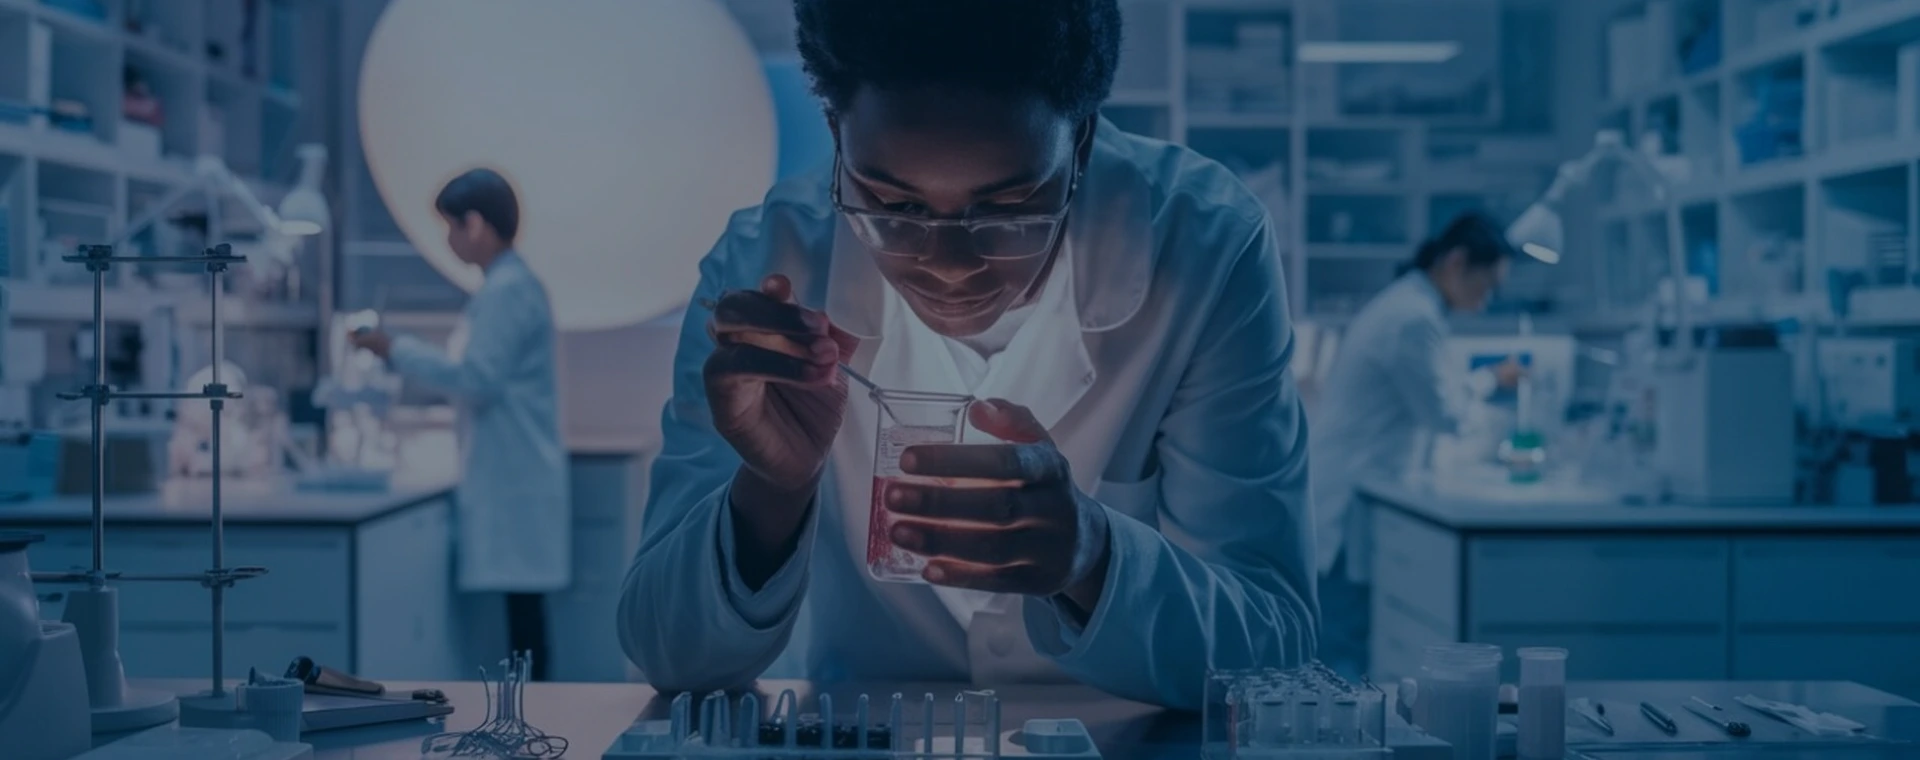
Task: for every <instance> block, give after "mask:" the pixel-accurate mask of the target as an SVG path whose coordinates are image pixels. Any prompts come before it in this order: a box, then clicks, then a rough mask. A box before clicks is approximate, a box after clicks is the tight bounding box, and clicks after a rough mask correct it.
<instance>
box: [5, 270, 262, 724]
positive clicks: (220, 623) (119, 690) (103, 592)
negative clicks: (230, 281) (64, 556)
mask: <svg viewBox="0 0 1920 760" xmlns="http://www.w3.org/2000/svg"><path fill="white" fill-rule="evenodd" d="M61 260H62V261H69V262H73V263H78V264H85V265H86V267H87V271H88V272H91V273H92V274H93V382H92V383H91V384H89V385H86V386H83V387H82V388H81V389H80V390H79V391H78V392H74V393H63V394H60V398H63V399H68V400H79V399H88V400H90V401H91V402H92V407H93V409H92V411H93V414H92V418H93V425H92V427H93V430H92V433H93V567H92V569H90V570H87V571H84V572H67V573H35V574H34V576H33V579H34V580H35V581H40V582H50V583H81V584H85V585H86V588H85V589H84V590H80V591H76V592H74V593H73V594H72V601H71V602H69V603H68V605H67V612H66V615H65V619H66V621H67V622H70V623H73V625H74V627H75V628H77V629H78V630H79V633H80V639H81V644H82V649H83V650H84V654H83V656H84V659H85V661H86V670H87V686H88V697H89V699H90V700H91V702H92V704H93V730H94V733H110V732H120V731H128V730H132V729H137V728H145V727H148V726H155V725H159V724H161V723H166V722H168V721H171V720H173V719H174V718H175V716H176V715H179V714H180V712H181V709H180V704H179V703H178V702H176V701H175V699H174V697H173V695H171V694H164V693H160V692H148V691H140V690H135V689H131V688H129V687H128V686H127V680H126V673H125V671H124V669H123V668H122V666H121V661H120V651H119V639H120V610H119V596H118V589H116V588H113V587H110V586H108V585H107V582H108V581H173V582H181V581H185V582H193V583H199V584H200V585H201V586H204V587H206V588H207V589H208V590H209V591H211V592H213V674H212V686H211V688H210V690H209V691H208V692H207V693H206V694H203V695H199V696H196V697H193V698H189V699H190V700H194V701H198V700H201V699H212V700H221V701H226V702H229V703H230V702H231V697H230V696H229V695H228V694H227V689H226V684H225V680H224V678H223V670H224V666H225V651H226V591H227V589H228V588H230V587H232V586H233V584H235V583H237V582H239V581H242V580H246V579H248V578H254V577H258V576H260V575H264V574H266V572H267V571H266V569H265V568H259V567H227V566H226V535H225V533H226V522H225V518H224V516H223V515H222V513H221V504H220V477H221V472H220V470H221V468H220V412H221V409H222V408H223V407H225V405H226V402H227V400H228V399H237V398H240V394H237V393H233V392H230V391H229V390H228V389H227V386H225V385H224V384H222V383H221V382H220V364H221V330H220V275H221V274H223V273H225V272H226V271H227V267H228V266H230V265H233V264H238V263H242V262H244V261H246V258H245V257H243V256H235V255H233V249H232V248H231V247H229V246H227V245H224V244H223V245H220V246H217V247H215V248H211V249H208V250H207V252H206V253H205V254H204V255H201V256H115V255H113V247H112V246H105V245H90V246H82V247H81V248H80V251H79V252H78V254H77V255H73V256H63V257H61ZM115 263H124V264H129V265H133V264H167V263H186V264H199V265H204V266H205V267H206V269H207V279H208V282H209V283H210V285H211V286H212V287H211V291H212V320H213V321H212V324H213V381H212V382H210V383H208V384H207V385H206V386H205V387H204V388H201V389H200V390H199V391H179V392H125V391H115V390H113V389H112V388H111V387H109V386H108V385H107V358H106V347H107V337H106V335H107V320H106V314H105V311H104V309H103V308H102V299H103V298H104V295H105V289H106V275H107V271H108V270H109V269H111V268H112V266H113V264H115ZM116 399H171V400H189V399H203V400H205V401H206V402H207V404H208V406H209V407H210V408H211V409H212V410H213V439H212V444H213V451H212V454H213V512H212V527H213V567H212V568H211V569H209V570H206V571H203V572H199V573H179V574H158V575H131V574H126V573H118V572H110V571H108V570H107V569H106V515H105V511H104V509H103V501H104V499H105V495H106V445H107V443H106V434H105V431H103V430H102V429H101V417H102V416H103V413H104V412H105V410H106V406H107V403H108V402H110V401H114V400H116ZM189 704H190V705H191V704H192V703H191V702H190V703H189ZM228 709H229V710H231V709H232V708H231V707H229V708H228Z"/></svg>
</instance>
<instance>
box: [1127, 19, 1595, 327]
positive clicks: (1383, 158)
mask: <svg viewBox="0 0 1920 760" xmlns="http://www.w3.org/2000/svg"><path fill="white" fill-rule="evenodd" d="M1504 8H1505V6H1504V5H1503V3H1502V2H1500V1H1499V0H1463V1H1461V2H1454V3H1451V4H1450V5H1449V12H1448V13H1447V14H1445V15H1446V18H1445V19H1444V21H1442V22H1435V21H1434V19H1435V14H1433V13H1432V12H1431V9H1430V7H1429V6H1428V5H1427V4H1426V0H1123V2H1122V4H1121V9H1122V12H1123V13H1124V14H1125V15H1126V25H1127V26H1126V28H1127V29H1128V30H1129V33H1128V34H1127V35H1126V37H1125V40H1124V45H1125V47H1123V49H1122V51H1121V56H1120V70H1119V72H1118V73H1117V75H1116V82H1115V89H1114V95H1113V97H1112V98H1111V99H1110V100H1109V102H1108V104H1107V105H1106V106H1105V108H1104V112H1105V114H1106V115H1107V117H1108V118H1110V119H1112V120H1113V122H1114V123H1115V124H1116V125H1118V126H1120V127H1121V128H1122V129H1126V130H1129V131H1132V132H1136V133H1140V134H1145V135H1148V136H1152V137H1159V138H1162V139H1167V140H1170V141H1173V142H1178V143H1182V144H1185V145H1187V146H1189V147H1191V148H1193V149H1194V150H1196V151H1198V152H1200V153H1201V154H1203V155H1206V156H1208V157H1210V158H1213V159H1215V160H1218V161H1220V162H1221V163H1222V164H1224V165H1225V166H1227V168H1229V169H1231V170H1232V171H1234V172H1235V173H1236V174H1238V175H1239V176H1240V177H1241V179H1242V181H1244V182H1245V183H1246V184H1247V186H1248V188H1249V189H1250V190H1252V191H1253V192H1254V194H1255V195H1256V196H1258V197H1260V198H1262V199H1263V200H1264V201H1265V202H1266V205H1267V207H1268V211H1269V213H1270V215H1271V216H1272V218H1273V221H1274V225H1275V230H1276V233H1277V234H1279V235H1280V238H1281V240H1282V241H1283V242H1282V248H1283V258H1284V265H1285V266H1286V268H1287V273H1286V276H1287V281H1288V283H1289V285H1290V289H1291V291H1292V293H1291V300H1290V302H1291V303H1292V304H1293V305H1294V309H1295V311H1296V312H1297V313H1300V314H1302V315H1304V316H1305V317H1306V318H1309V319H1312V320H1314V321H1319V322H1326V323H1340V322H1342V321H1343V316H1344V315H1346V314H1350V313H1351V312H1352V311H1354V310H1357V309H1358V308H1359V307H1360V306H1361V305H1363V304H1364V303H1365V302H1366V300H1367V299H1368V298H1370V297H1371V296H1372V295H1373V294H1374V293H1375V292H1376V291H1377V290H1378V289H1379V288H1380V287H1382V286H1384V285H1385V284H1387V283H1388V282H1390V281H1391V280H1392V278H1393V276H1394V274H1395V270H1396V268H1397V266H1398V265H1399V264H1400V263H1401V262H1403V261H1405V260H1407V259H1408V258H1410V257H1411V256H1412V255H1413V248H1414V245H1415V243H1417V241H1419V240H1421V239H1423V238H1425V237H1426V236H1427V235H1429V234H1431V233H1432V232H1434V231H1435V229H1436V228H1437V227H1438V226H1439V225H1442V224H1444V223H1445V222H1446V220H1447V219H1449V218H1451V217H1452V215H1453V214H1455V213H1458V212H1460V211H1465V210H1467V209H1470V208H1479V209H1484V210H1487V211H1489V212H1491V213H1494V214H1496V215H1504V216H1506V217H1508V218H1512V217H1513V216H1517V215H1518V214H1519V213H1520V212H1521V211H1522V210H1524V209H1525V207H1526V205H1527V204H1529V203H1531V202H1532V201H1533V200H1534V199H1535V198H1536V197H1537V195H1538V193H1539V192H1540V191H1542V190H1543V189H1544V188H1545V187H1546V185H1547V184H1548V182H1550V181H1551V180H1552V172H1553V169H1554V168H1555V166H1557V164H1558V161H1559V159H1560V156H1559V155H1558V151H1557V150H1556V149H1557V141H1556V140H1555V138H1554V136H1553V135H1551V134H1537V135H1526V136H1522V137H1519V138H1516V137H1515V136H1513V135H1512V134H1504V135H1499V136H1494V135H1493V134H1492V133H1493V132H1494V130H1493V129H1492V128H1495V127H1499V126H1501V125H1502V124H1501V119H1502V110H1501V106H1502V104H1503V102H1504V101H1505V98H1503V96H1502V92H1501V88H1500V84H1501V81H1502V80H1501V76H1500V60H1499V55H1498V53H1497V51H1500V50H1502V48H1503V46H1502V44H1501V41H1502V39H1501V36H1500V35H1501V25H1502V19H1503V18H1504V14H1503V9H1504ZM1436 23H1437V26H1436ZM1333 40H1340V41H1368V40H1373V41H1388V40H1391V41H1425V40H1434V41H1453V42H1459V43H1460V45H1461V51H1462V52H1461V54H1460V55H1458V56H1456V57H1455V58H1454V59H1453V60H1449V61H1445V62H1440V63H1434V64H1342V65H1334V64H1328V63H1312V62H1302V61H1301V60H1300V55H1299V52H1300V50H1301V48H1302V46H1303V45H1307V44H1310V43H1313V42H1320V41H1333ZM1385 84H1394V85H1396V86H1398V87H1399V88H1400V89H1397V90H1396V89H1392V88H1386V87H1384V85H1385ZM1476 130H1478V131H1476Z"/></svg>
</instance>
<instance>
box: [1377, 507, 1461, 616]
mask: <svg viewBox="0 0 1920 760" xmlns="http://www.w3.org/2000/svg"><path fill="white" fill-rule="evenodd" d="M1363 508H1371V509H1372V510H1373V541H1374V549H1373V551H1374V556H1373V593H1374V594H1375V595H1376V596H1377V597H1383V598H1382V599H1380V600H1379V602H1380V603H1387V604H1391V605H1397V606H1401V607H1404V608H1405V609H1406V610H1407V612H1408V613H1409V614H1412V615H1415V616H1417V617H1421V618H1424V619H1426V620H1429V621H1431V622H1433V623H1434V624H1436V625H1441V626H1448V627H1453V628H1456V629H1457V627H1458V624H1459V618H1460V581H1461V578H1460V540H1459V538H1458V536H1457V535H1456V534H1454V533H1451V532H1448V531H1445V530H1441V529H1439V528H1435V527H1433V526H1431V525H1428V524H1426V523H1423V522H1420V521H1418V520H1414V519H1413V518H1410V517H1407V516H1406V515H1402V514H1400V513H1399V512H1397V511H1395V510H1393V509H1391V508H1387V507H1381V506H1378V505H1369V506H1367V507H1363ZM1375 606H1376V607H1377V606H1379V604H1376V605H1375Z"/></svg>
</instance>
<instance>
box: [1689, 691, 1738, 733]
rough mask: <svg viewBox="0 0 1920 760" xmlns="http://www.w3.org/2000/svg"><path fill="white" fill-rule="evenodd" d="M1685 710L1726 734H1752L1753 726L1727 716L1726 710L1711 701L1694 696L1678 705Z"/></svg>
mask: <svg viewBox="0 0 1920 760" xmlns="http://www.w3.org/2000/svg"><path fill="white" fill-rule="evenodd" d="M1680 706H1681V707H1685V708H1687V712H1690V713H1693V714H1694V715H1698V716H1700V719H1701V720H1704V721H1706V722H1708V723H1712V724H1713V726H1714V727H1715V728H1718V729H1720V730H1721V731H1725V732H1726V734H1727V735H1728V736H1731V737H1734V738H1736V739H1737V738H1740V737H1744V736H1752V735H1753V727H1752V726H1749V725H1747V724H1745V723H1742V722H1740V721H1737V720H1734V719H1733V718H1730V717H1728V716H1727V711H1726V710H1725V709H1723V708H1721V707H1720V706H1719V705H1716V704H1714V703H1712V702H1708V701H1706V700H1704V699H1701V698H1699V697H1694V698H1693V699H1692V701H1691V702H1685V703H1682V704H1681V705H1680Z"/></svg>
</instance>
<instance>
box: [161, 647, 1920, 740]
mask: <svg viewBox="0 0 1920 760" xmlns="http://www.w3.org/2000/svg"><path fill="white" fill-rule="evenodd" d="M1576 656H1577V653H1576ZM387 685H388V687H389V689H390V690H402V691H404V690H410V689H429V688H430V689H439V690H441V691H442V692H444V693H446V694H447V696H448V698H449V699H450V701H451V703H452V704H453V706H454V712H453V714H452V715H450V716H447V717H446V718H445V719H444V722H438V721H415V722H408V723H395V724H389V725H384V726H369V727H363V728H353V729H343V730H339V731H327V732H319V733H310V734H307V735H305V736H303V737H301V741H303V742H306V743H308V744H311V745H312V746H313V748H314V750H315V752H314V757H315V760H348V759H349V758H351V759H352V760H387V759H388V758H393V759H394V760H399V759H401V758H404V759H405V760H415V759H416V758H419V757H420V742H421V740H422V739H424V738H426V737H428V736H431V735H433V734H436V733H439V732H442V731H461V730H469V729H472V728H475V727H477V726H478V725H479V724H480V722H481V721H482V720H483V719H485V718H486V712H487V711H486V703H487V698H486V694H485V692H484V690H483V688H482V686H481V684H480V683H478V682H473V681H458V682H419V683H388V684H387ZM141 686H143V687H147V688H164V689H166V690H168V691H175V692H179V693H183V694H185V693H193V692H196V691H200V690H204V689H205V684H204V683H199V682H193V681H169V682H164V683H148V684H141ZM825 688H826V689H827V690H828V691H830V692H831V693H833V694H834V695H835V696H836V697H841V696H843V695H854V694H859V693H861V692H865V693H868V694H871V695H876V696H880V695H891V694H894V693H896V692H898V693H902V694H907V695H910V696H918V695H921V694H927V693H931V694H934V695H935V697H936V699H940V700H948V699H951V697H952V695H953V694H954V693H956V692H957V691H958V690H960V689H962V688H972V687H966V686H962V685H959V684H938V683H935V684H927V683H913V684H908V683H873V684H833V685H831V686H828V687H825ZM785 689H793V690H795V691H796V692H797V693H798V695H799V696H800V697H801V704H802V705H809V706H810V705H812V704H813V703H814V700H813V699H812V698H811V697H812V695H813V694H815V693H818V689H817V688H816V687H815V686H814V685H812V684H809V683H808V682H804V681H761V682H759V683H757V684H755V688H754V690H755V691H756V692H758V693H759V694H760V704H761V705H762V709H763V710H770V709H771V707H772V705H773V704H774V702H775V697H777V696H778V695H779V694H780V692H781V691H782V690H785ZM994 692H995V694H996V695H998V696H999V698H1000V705H1001V721H1000V723H1001V726H1002V728H1004V729H1006V730H1014V729H1017V728H1019V727H1020V725H1021V724H1022V723H1024V722H1025V721H1026V720H1028V719H1033V718H1074V719H1078V720H1079V721H1081V722H1082V723H1083V724H1085V725H1086V727H1087V729H1088V733H1089V734H1091V736H1092V737H1093V740H1094V743H1095V745H1096V746H1097V747H1098V749H1099V751H1100V755H1101V757H1102V758H1103V760H1193V758H1197V757H1199V756H1200V751H1199V750H1200V716H1199V715H1197V714H1194V713H1186V712H1177V711H1170V710H1163V709H1160V708H1157V707H1153V706H1150V705H1145V704H1141V703H1138V702H1130V701H1127V700H1123V699H1119V698H1116V697H1112V696H1108V695H1106V694H1104V693H1102V692H1100V691H1097V690H1095V689H1092V688H1090V687H1086V686H1079V685H1065V684H1062V685H1045V686H1042V685H1022V686H1009V687H996V688H994ZM1567 694H1568V697H1569V698H1579V697H1588V698H1590V699H1594V700H1597V701H1600V702H1602V703H1604V704H1607V705H1609V710H1608V715H1610V716H1613V717H1612V719H1613V721H1614V722H1615V724H1616V726H1615V727H1616V729H1617V731H1618V734H1619V735H1618V736H1617V737H1615V738H1614V739H1612V740H1609V739H1606V738H1604V737H1601V736H1599V735H1598V734H1596V733H1594V732H1592V731H1591V730H1588V729H1585V728H1582V727H1581V725H1578V721H1577V719H1575V718H1573V717H1572V716H1571V715H1569V718H1568V723H1567V730H1568V736H1567V738H1568V742H1569V744H1570V745H1574V746H1576V747H1580V748H1581V749H1582V750H1586V751H1591V750H1587V749H1586V748H1587V747H1596V746H1603V745H1613V746H1612V748H1610V749H1609V750H1608V751H1607V752H1606V753H1605V755H1604V757H1606V758H1609V760H1615V759H1617V760H1628V759H1629V758H1637V757H1644V758H1653V757H1658V758H1661V759H1662V760H1693V758H1696V757H1697V758H1739V757H1742V756H1743V755H1745V754H1746V753H1741V752H1738V751H1729V750H1732V749H1735V748H1734V747H1732V746H1730V745H1731V744H1732V742H1733V741H1734V740H1731V739H1727V738H1726V737H1724V736H1716V735H1713V734H1712V733H1711V732H1710V731H1709V730H1708V729H1707V725H1706V724H1705V723H1703V722H1698V721H1697V720H1696V719H1695V718H1693V716H1692V715H1691V714H1689V713H1686V712H1685V711H1684V710H1682V709H1681V708H1680V706H1679V705H1680V703H1682V702H1685V701H1687V700H1688V699H1689V698H1690V697H1693V696H1700V697H1703V698H1705V699H1707V700H1709V701H1712V702H1714V703H1715V704H1718V705H1720V706H1722V707H1726V708H1728V709H1730V710H1745V709H1746V708H1744V707H1740V706H1738V705H1737V704H1736V703H1735V702H1734V698H1735V697H1738V696H1741V695H1744V694H1752V695H1755V696H1758V697H1761V698H1764V699H1777V700H1782V701H1788V702H1793V703H1796V704H1805V705H1807V706H1809V707H1813V708H1816V709H1819V710H1822V711H1827V712H1833V713H1837V714H1840V715H1844V716H1845V717H1848V718H1852V719H1854V720H1856V721H1859V722H1861V723H1864V724H1866V726H1867V729H1866V732H1867V733H1868V734H1871V735H1873V736H1875V737H1878V738H1880V739H1882V740H1883V741H1876V742H1858V743H1856V744H1855V745H1853V746H1854V747H1855V749H1854V750H1852V751H1848V750H1839V751H1836V750H1835V749H1834V747H1835V746H1836V745H1835V744H1833V743H1829V742H1818V743H1817V746H1818V748H1817V749H1816V748H1815V744H1805V743H1807V742H1813V741H1815V740H1813V739H1812V738H1811V737H1807V736H1804V735H1800V734H1799V733H1798V732H1797V731H1796V730H1794V729H1792V728H1790V727H1788V726H1787V725H1786V724H1784V723H1774V724H1771V725H1762V724H1760V723H1759V722H1760V721H1770V720H1771V719H1770V718H1766V717H1763V716H1761V715H1760V714H1759V713H1749V714H1745V715H1739V716H1736V717H1738V719H1740V720H1743V721H1747V722H1748V723H1749V724H1751V725H1754V732H1755V733H1754V736H1753V737H1751V738H1750V739H1749V740H1748V741H1747V743H1750V744H1751V743H1755V742H1765V745H1766V747H1767V749H1766V751H1765V754H1764V757H1766V758H1769V760H1797V759H1798V758H1803V757H1804V758H1842V759H1844V760H1866V759H1868V758H1896V757H1909V758H1910V757H1912V756H1913V755H1914V753H1916V752H1920V747H1917V746H1916V745H1915V744H1913V742H1915V741H1920V704H1916V703H1915V702H1913V701H1911V700H1907V699H1903V698H1901V697H1897V696H1894V695H1891V694H1887V693H1885V692H1881V691H1878V690H1875V689H1872V688H1869V687H1866V686H1862V685H1860V684H1857V683H1848V682H1725V681H1714V682H1685V681H1640V682H1578V681H1576V682H1571V683H1569V684H1568V685H1567ZM847 701H848V700H846V699H841V700H839V701H838V702H836V703H837V704H845V703H846V702H847ZM1641 701H1650V702H1654V703H1656V704H1658V705H1660V706H1662V707H1663V708H1665V709H1666V711H1667V712H1669V713H1670V714H1673V715H1674V719H1675V722H1676V723H1679V724H1681V728H1682V731H1681V733H1680V734H1679V735H1677V736H1676V737H1674V738H1672V739H1665V738H1664V737H1659V736H1656V735H1650V734H1651V726H1642V725H1640V724H1638V723H1635V722H1634V721H1638V720H1640V717H1639V714H1638V712H1636V706H1637V704H1638V703H1639V702H1641ZM670 703H671V702H670V699H668V698H665V697H662V696H661V695H660V694H659V693H657V692H655V691H654V690H653V689H652V688H651V687H649V686H647V685H645V684H639V683H624V684H602V683H532V684H528V685H527V687H526V699H525V712H524V715H525V717H526V719H527V721H528V722H529V723H530V724H532V725H533V726H535V727H537V728H539V729H541V730H542V731H544V732H546V733H548V734H550V735H555V736H561V737H564V738H566V739H567V741H568V748H567V754H566V756H567V757H580V758H597V757H600V755H601V753H602V752H603V751H605V750H606V749H607V748H608V747H609V746H610V745H611V744H612V743H613V741H614V740H615V739H616V738H617V737H619V735H620V734H621V732H623V731H625V730H626V728H627V727H628V726H629V725H630V724H631V723H632V722H633V721H634V720H635V719H636V718H639V717H647V718H664V717H666V716H667V710H668V706H669V705H670ZM941 719H946V716H944V715H942V716H941ZM909 720H910V721H911V720H912V719H911V718H910V719H909ZM1389 735H1390V736H1394V735H1395V732H1393V731H1392V730H1390V731H1389ZM1397 741H1398V742H1404V744H1401V745H1400V746H1402V747H1404V748H1406V749H1407V750H1411V749H1413V748H1416V747H1418V748H1423V749H1427V750H1428V751H1429V752H1431V750H1432V749H1433V748H1434V747H1435V745H1434V743H1433V741H1432V740H1431V739H1424V740H1422V739H1421V738H1417V737H1409V736H1407V735H1406V733H1405V732H1401V733H1400V734H1399V735H1398V737H1397ZM1661 742H1666V743H1669V744H1671V743H1673V742H1690V743H1691V744H1689V745H1687V746H1686V747H1677V748H1669V749H1661V750H1659V751H1650V752H1645V753H1641V752H1636V751H1630V750H1629V747H1640V748H1646V747H1648V743H1654V744H1658V743H1661ZM1795 743H1801V744H1805V746H1807V749H1805V750H1803V751H1799V752H1795V751H1790V750H1791V748H1792V746H1793V745H1794V744H1795ZM1440 746H1441V747H1444V745H1440ZM1783 747H1784V748H1787V749H1786V750H1783V749H1782V748H1783ZM1405 755H1406V756H1408V757H1421V758H1424V757H1430V756H1431V755H1430V754H1428V753H1414V752H1410V751H1409V752H1406V753H1405ZM1584 756H1585V755H1582V754H1581V753H1580V752H1579V751H1576V752H1569V753H1568V755H1567V757H1569V758H1574V757H1584Z"/></svg>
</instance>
